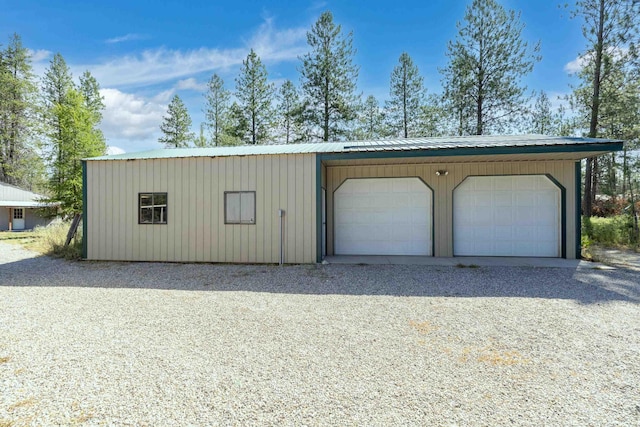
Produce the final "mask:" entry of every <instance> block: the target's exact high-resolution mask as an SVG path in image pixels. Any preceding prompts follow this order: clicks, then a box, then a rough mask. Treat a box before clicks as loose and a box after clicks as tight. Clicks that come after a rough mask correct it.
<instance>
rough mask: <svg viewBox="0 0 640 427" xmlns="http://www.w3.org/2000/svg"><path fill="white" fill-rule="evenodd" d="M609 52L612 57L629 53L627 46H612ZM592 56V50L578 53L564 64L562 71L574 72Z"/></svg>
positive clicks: (618, 57)
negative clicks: (581, 53) (582, 53)
mask: <svg viewBox="0 0 640 427" xmlns="http://www.w3.org/2000/svg"><path fill="white" fill-rule="evenodd" d="M609 52H610V53H611V54H612V56H613V58H615V59H620V58H621V57H623V56H624V55H626V54H627V53H629V48H628V47H617V46H616V47H612V48H610V49H609ZM591 58H593V52H589V53H586V54H584V55H578V57H577V58H576V59H574V60H573V61H569V62H567V63H566V64H565V66H564V71H565V72H567V73H569V74H575V73H577V72H578V71H580V70H582V68H584V67H585V66H586V65H587V64H588V63H589V62H590V61H591Z"/></svg>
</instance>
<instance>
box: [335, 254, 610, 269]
mask: <svg viewBox="0 0 640 427" xmlns="http://www.w3.org/2000/svg"><path fill="white" fill-rule="evenodd" d="M323 264H390V265H394V264H395V265H433V266H459V267H463V266H464V267H468V266H479V267H545V268H573V269H575V268H578V267H580V268H597V269H610V268H612V267H609V266H606V265H604V264H600V263H596V262H589V261H583V260H577V259H564V258H529V257H455V258H441V257H437V258H436V257H430V256H391V255H333V256H327V257H325V258H324V261H323Z"/></svg>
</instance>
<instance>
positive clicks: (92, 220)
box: [87, 162, 103, 259]
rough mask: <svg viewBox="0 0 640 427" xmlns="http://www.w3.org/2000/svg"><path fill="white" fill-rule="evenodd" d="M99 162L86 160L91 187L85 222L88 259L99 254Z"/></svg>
mask: <svg viewBox="0 0 640 427" xmlns="http://www.w3.org/2000/svg"><path fill="white" fill-rule="evenodd" d="M99 163H100V162H87V169H88V171H87V172H88V173H87V176H89V175H90V176H91V179H90V182H91V187H90V188H88V189H87V190H88V192H87V197H88V202H89V206H90V207H91V209H90V210H89V215H88V220H89V221H88V223H87V225H88V227H87V232H88V234H89V244H88V245H87V246H88V249H87V251H88V254H87V255H88V256H89V258H90V259H98V257H99V255H100V247H99V242H100V221H102V220H103V219H102V218H101V214H100V208H99V202H98V201H99V200H100V197H102V195H101V194H100V169H99Z"/></svg>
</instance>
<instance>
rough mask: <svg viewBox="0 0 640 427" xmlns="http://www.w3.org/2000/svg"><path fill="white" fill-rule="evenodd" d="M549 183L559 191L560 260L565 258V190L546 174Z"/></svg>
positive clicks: (551, 176)
mask: <svg viewBox="0 0 640 427" xmlns="http://www.w3.org/2000/svg"><path fill="white" fill-rule="evenodd" d="M544 175H545V176H546V177H547V178H548V179H549V181H551V182H553V183H554V184H555V186H556V187H558V188H559V189H560V204H561V208H560V217H561V218H560V240H561V242H562V243H561V245H560V248H561V251H562V254H561V256H562V258H566V257H567V189H566V188H564V185H562V184H560V182H559V181H558V180H557V179H555V178H554V177H553V175H551V174H549V173H546V174H544Z"/></svg>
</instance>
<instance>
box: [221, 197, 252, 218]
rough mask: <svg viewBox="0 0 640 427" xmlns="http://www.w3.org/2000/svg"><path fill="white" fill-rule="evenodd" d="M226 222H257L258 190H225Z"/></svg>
mask: <svg viewBox="0 0 640 427" xmlns="http://www.w3.org/2000/svg"><path fill="white" fill-rule="evenodd" d="M224 223H225V224H255V223H256V192H255V191H225V193H224Z"/></svg>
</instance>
